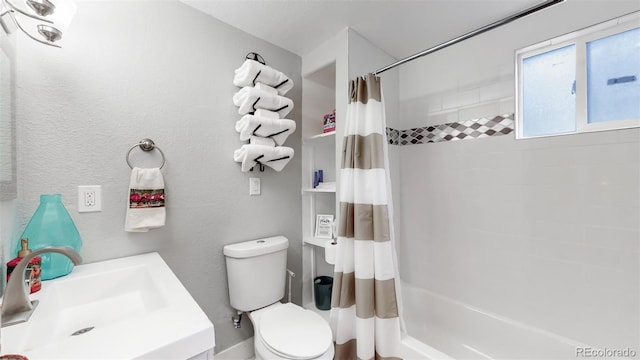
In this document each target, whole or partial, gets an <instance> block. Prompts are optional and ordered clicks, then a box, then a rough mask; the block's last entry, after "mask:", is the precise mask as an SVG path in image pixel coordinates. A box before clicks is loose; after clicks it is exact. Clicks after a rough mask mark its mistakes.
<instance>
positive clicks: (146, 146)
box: [127, 138, 166, 169]
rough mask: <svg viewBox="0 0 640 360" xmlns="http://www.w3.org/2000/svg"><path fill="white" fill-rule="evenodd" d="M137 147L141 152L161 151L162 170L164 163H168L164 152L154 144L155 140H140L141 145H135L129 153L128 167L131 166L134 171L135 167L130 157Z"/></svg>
mask: <svg viewBox="0 0 640 360" xmlns="http://www.w3.org/2000/svg"><path fill="white" fill-rule="evenodd" d="M136 147H140V149H141V150H143V151H151V150H154V149H155V150H158V151H160V155H162V164H160V169H162V167H163V166H164V163H165V161H166V158H165V157H164V153H163V152H162V150H161V149H160V148H159V147H158V146H157V145H156V143H154V142H153V140H151V139H146V138H145V139H142V140H140V142H139V143H137V144H135V145H133V146H132V147H131V148H130V149H129V151H127V165H129V167H130V168H131V169H133V166H132V165H131V162H130V161H129V155H131V150H133V149H135V148H136Z"/></svg>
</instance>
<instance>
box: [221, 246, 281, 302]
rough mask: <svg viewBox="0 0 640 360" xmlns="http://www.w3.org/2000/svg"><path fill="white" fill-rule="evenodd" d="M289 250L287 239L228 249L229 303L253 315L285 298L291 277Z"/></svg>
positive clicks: (226, 249) (225, 251) (225, 249)
mask: <svg viewBox="0 0 640 360" xmlns="http://www.w3.org/2000/svg"><path fill="white" fill-rule="evenodd" d="M287 247H289V240H287V238H286V237H284V236H274V237H270V238H264V239H258V240H251V241H245V242H241V243H237V244H231V245H226V246H225V247H224V250H223V253H224V256H225V259H226V262H227V280H228V282H229V300H230V301H231V306H232V307H233V308H234V309H236V310H240V311H253V310H256V309H260V308H262V307H265V306H268V305H271V304H273V303H275V302H277V301H280V299H282V296H284V289H285V280H286V273H287Z"/></svg>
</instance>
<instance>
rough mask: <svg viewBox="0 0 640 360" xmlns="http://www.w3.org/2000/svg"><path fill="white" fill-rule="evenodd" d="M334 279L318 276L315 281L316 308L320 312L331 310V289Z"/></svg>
mask: <svg viewBox="0 0 640 360" xmlns="http://www.w3.org/2000/svg"><path fill="white" fill-rule="evenodd" d="M332 287H333V278H332V277H331V276H318V277H316V278H315V279H314V280H313V290H314V293H315V294H316V299H315V300H316V307H317V308H318V309H320V310H330V309H331V288H332Z"/></svg>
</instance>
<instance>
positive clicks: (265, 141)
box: [249, 136, 276, 147]
mask: <svg viewBox="0 0 640 360" xmlns="http://www.w3.org/2000/svg"><path fill="white" fill-rule="evenodd" d="M249 144H251V145H262V146H270V147H274V146H276V142H275V141H273V139H272V138H263V137H259V136H252V137H251V138H250V139H249Z"/></svg>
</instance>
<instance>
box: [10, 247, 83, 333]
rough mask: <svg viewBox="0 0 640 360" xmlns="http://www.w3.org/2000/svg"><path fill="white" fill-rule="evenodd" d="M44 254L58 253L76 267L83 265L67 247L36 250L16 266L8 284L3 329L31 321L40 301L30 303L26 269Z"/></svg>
mask: <svg viewBox="0 0 640 360" xmlns="http://www.w3.org/2000/svg"><path fill="white" fill-rule="evenodd" d="M44 253H58V254H62V255H65V256H66V257H68V258H69V259H71V261H72V262H73V263H74V264H75V265H80V264H82V258H81V257H80V254H78V253H77V252H76V251H75V250H74V249H72V248H70V247H66V246H51V247H45V248H42V249H38V250H35V251H33V252H31V253H30V254H29V255H27V256H25V257H23V258H22V260H20V262H19V263H18V265H16V267H15V269H14V270H13V273H11V278H10V279H9V282H8V283H7V288H6V289H5V291H4V298H3V300H2V327H5V326H9V325H14V324H19V323H21V322H25V321H27V320H29V317H31V314H32V313H33V310H34V309H35V307H36V306H37V305H38V300H34V301H29V291H28V290H29V289H28V288H27V286H26V284H25V278H24V275H25V269H26V267H27V265H28V264H29V261H31V259H33V258H34V257H36V256H38V255H40V254H44Z"/></svg>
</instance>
